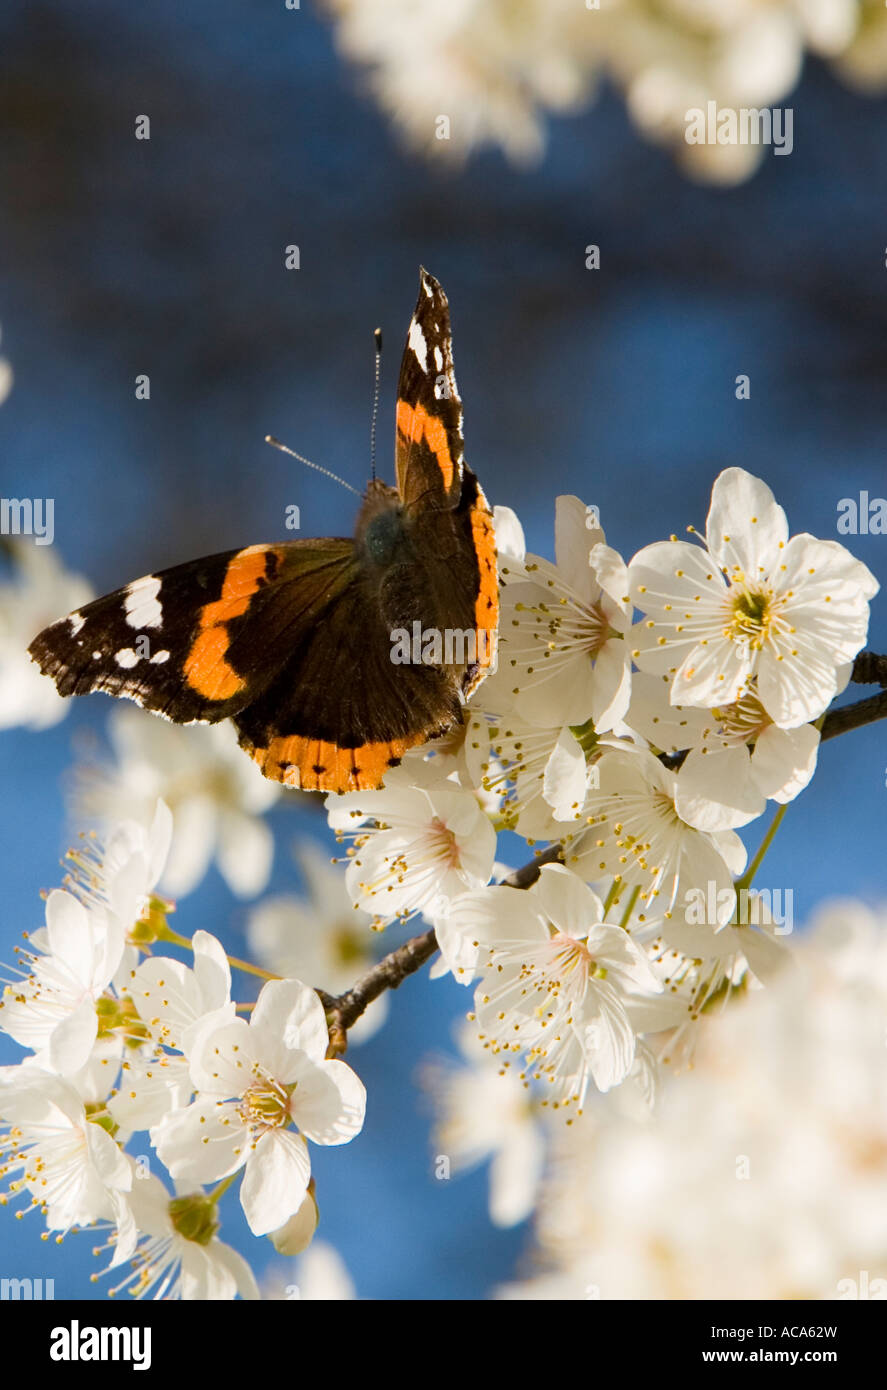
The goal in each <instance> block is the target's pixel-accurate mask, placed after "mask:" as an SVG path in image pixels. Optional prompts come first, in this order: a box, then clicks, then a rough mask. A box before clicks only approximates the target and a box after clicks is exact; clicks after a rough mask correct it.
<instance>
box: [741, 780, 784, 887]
mask: <svg viewBox="0 0 887 1390" xmlns="http://www.w3.org/2000/svg"><path fill="white" fill-rule="evenodd" d="M787 810H788V802H787V801H786V802H784V803H783V804H782V805H781V806H780V807H779V809H778V811H777V812H776V815H775V816H774V817H773V819H772V821H771V822H770V826H769V829H768V831H767V834H766V835H765V836H764V838H763V840H762V841H761V843H760V846H759V848H758V852H757V854H756V855H755V857H754V859H753V860H752V861H751V863H750V864H749V866H748V868H747V869H746V871H745V873H744V874H743V875H742V877H741V878H738V879H737V880H736V883H735V884H734V887H735V889H736V891H737V892H739V890H740V888H750V887H751V885H752V880H753V879H754V876H755V874H756V873H757V872H758V869H759V868H760V867H761V865H762V863H763V862H764V857H765V855H766V853H767V851H768V849H769V848H770V846H771V845H772V843H773V841H774V839H775V837H776V832H777V830H778V829H779V827H780V825H781V824H782V818H783V816H784V815H785V813H786V811H787Z"/></svg>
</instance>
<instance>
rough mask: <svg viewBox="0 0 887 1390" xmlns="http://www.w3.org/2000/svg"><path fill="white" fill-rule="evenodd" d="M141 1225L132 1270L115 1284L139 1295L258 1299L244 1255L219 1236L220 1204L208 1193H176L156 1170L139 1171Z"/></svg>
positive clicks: (134, 1199) (136, 1200)
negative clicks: (173, 1194) (215, 1204)
mask: <svg viewBox="0 0 887 1390" xmlns="http://www.w3.org/2000/svg"><path fill="white" fill-rule="evenodd" d="M129 1201H130V1206H131V1208H132V1212H133V1216H134V1218H135V1222H136V1225H137V1227H138V1231H139V1240H138V1245H137V1246H136V1249H135V1251H134V1253H133V1255H132V1257H131V1261H130V1263H131V1266H132V1269H131V1272H130V1273H128V1274H127V1276H126V1278H125V1279H123V1280H122V1281H121V1282H120V1283H119V1284H118V1285H117V1286H116V1287H115V1288H114V1289H113V1290H112V1292H113V1293H119V1292H120V1291H121V1290H124V1289H125V1290H126V1292H127V1293H128V1294H129V1295H130V1296H131V1297H133V1298H152V1299H183V1300H193V1299H199V1300H201V1301H204V1300H214V1301H222V1300H230V1299H233V1298H236V1297H237V1295H238V1294H239V1295H240V1297H241V1298H244V1299H257V1298H258V1297H259V1288H258V1285H257V1283H256V1280H255V1276H254V1275H253V1272H252V1270H251V1269H250V1267H249V1265H248V1264H247V1262H246V1260H245V1259H244V1258H243V1256H242V1255H240V1254H238V1252H237V1251H236V1250H232V1248H231V1246H230V1245H225V1244H224V1242H222V1241H221V1240H219V1239H218V1237H217V1235H216V1233H215V1232H216V1229H217V1227H218V1222H217V1220H215V1219H214V1207H213V1206H212V1204H211V1203H209V1202H207V1201H206V1199H204V1198H203V1196H202V1193H200V1192H197V1193H191V1194H189V1195H187V1196H179V1197H170V1195H169V1193H168V1192H167V1190H166V1188H165V1187H164V1186H163V1183H162V1182H160V1180H159V1179H158V1178H155V1177H154V1176H153V1174H150V1173H149V1174H147V1175H146V1176H144V1177H139V1176H138V1175H137V1180H136V1181H135V1182H134V1183H133V1186H132V1191H131V1193H130V1197H129Z"/></svg>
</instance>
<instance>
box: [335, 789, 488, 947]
mask: <svg viewBox="0 0 887 1390" xmlns="http://www.w3.org/2000/svg"><path fill="white" fill-rule="evenodd" d="M398 773H399V774H400V776H397V775H396V774H398ZM435 777H436V774H435V771H434V769H433V768H427V766H426V765H424V764H421V763H417V762H415V761H413V762H412V763H408V762H406V761H405V762H404V764H402V766H401V768H396V769H395V772H394V774H392V775H391V776H390V777H388V778H387V779H386V785H385V787H384V788H382V789H380V790H379V791H365V792H348V793H346V795H344V796H336V797H328V798H327V807H328V808H329V812H330V815H329V819H330V824H331V825H332V827H333V829H335V830H336V831H337V832H338V833H339V834H340V835H343V834H345V833H346V832H347V833H348V834H349V835H350V837H351V839H352V840H353V851H352V852H351V858H350V863H349V865H348V869H347V873H346V883H347V886H348V891H349V893H350V895H351V901H352V903H353V905H354V907H355V908H362V909H363V910H364V911H366V912H371V913H372V914H373V920H374V924H375V925H376V926H378V927H381V926H385V925H387V924H388V923H390V922H393V921H395V920H396V919H398V918H406V917H409V916H411V915H412V914H413V913H416V912H424V913H426V915H431V916H433V915H435V914H436V913H438V912H440V911H442V910H443V908H444V907H445V906H446V903H447V902H449V901H451V900H452V899H453V898H455V897H456V896H458V895H459V894H460V893H463V892H465V890H466V889H469V888H480V887H483V885H484V884H486V883H489V881H490V876H491V874H492V872H493V864H494V861H495V855H496V832H495V830H494V829H493V827H492V825H491V824H490V822H489V820H488V819H487V817H486V815H485V814H484V812H483V810H482V809H481V807H480V805H479V804H478V801H477V798H476V797H475V795H474V793H473V792H472V791H469V790H466V789H463V788H461V787H460V786H458V784H457V783H455V782H452V781H449V780H441V779H440V778H439V777H437V780H435ZM419 781H421V782H422V785H417V783H418V782H419Z"/></svg>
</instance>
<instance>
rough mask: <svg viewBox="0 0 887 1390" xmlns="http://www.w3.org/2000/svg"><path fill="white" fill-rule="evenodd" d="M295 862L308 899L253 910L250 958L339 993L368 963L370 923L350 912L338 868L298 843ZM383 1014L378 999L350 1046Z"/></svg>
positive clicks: (279, 899) (283, 899) (269, 902)
mask: <svg viewBox="0 0 887 1390" xmlns="http://www.w3.org/2000/svg"><path fill="white" fill-rule="evenodd" d="M296 859H297V861H298V864H299V868H300V870H301V872H302V877H303V879H304V881H305V887H306V889H307V897H305V898H300V897H296V896H295V895H294V894H287V895H279V896H276V897H273V898H266V899H264V901H262V902H260V903H259V904H258V906H257V907H255V908H254V909H253V910H252V912H251V913H250V916H249V922H248V926H247V934H248V938H249V943H250V947H251V948H252V952H253V957H254V959H255V960H256V961H257V962H258V963H259V964H260V965H263V966H264V967H265V969H266V970H271V971H273V973H274V974H275V975H285V976H289V977H295V978H297V979H299V980H310V981H311V983H312V985H314V987H315V989H323V990H325V991H326V992H327V994H341V993H342V992H343V991H344V990H346V989H350V987H351V986H352V985H353V984H354V982H355V980H357V979H358V978H359V977H360V975H361V974H362V973H363V972H364V971H365V970H368V969H369V968H370V966H371V965H372V963H373V954H372V951H371V949H370V947H371V946H372V945H374V944H375V938H374V937H373V935H372V933H371V931H370V926H371V922H372V918H371V917H370V916H369V914H368V913H366V912H361V911H360V909H357V910H355V908H354V907H353V905H352V903H351V899H350V898H349V895H348V889H347V887H346V884H345V875H344V873H343V872H342V869H341V867H340V866H338V865H334V864H332V863H331V862H330V859H329V856H328V855H324V854H322V853H321V852H320V850H319V849H317V847H316V846H315V845H314V844H312V843H311V842H310V841H307V840H306V841H303V842H302V843H301V844H300V845H299V847H298V849H297V851H296ZM387 1014H388V997H387V995H385V994H383V995H381V996H380V997H379V998H378V999H376V1000H374V1001H373V1003H372V1004H370V1006H369V1008H368V1009H367V1011H366V1013H365V1014H364V1015H363V1016H362V1017H361V1018H359V1019H358V1021H357V1023H356V1024H355V1025H354V1027H353V1028H350V1029H349V1030H348V1038H349V1041H350V1042H353V1043H359V1042H365V1041H366V1039H367V1038H369V1037H372V1035H373V1033H375V1032H377V1030H378V1029H379V1028H380V1027H381V1025H382V1024H383V1023H384V1021H385V1018H386V1017H387Z"/></svg>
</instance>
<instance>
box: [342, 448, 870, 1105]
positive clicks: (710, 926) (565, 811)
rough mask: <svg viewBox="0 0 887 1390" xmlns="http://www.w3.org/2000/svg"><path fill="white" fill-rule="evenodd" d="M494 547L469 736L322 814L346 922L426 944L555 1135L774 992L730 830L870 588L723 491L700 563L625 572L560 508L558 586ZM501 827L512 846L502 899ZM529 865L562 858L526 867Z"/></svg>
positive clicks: (780, 769)
mask: <svg viewBox="0 0 887 1390" xmlns="http://www.w3.org/2000/svg"><path fill="white" fill-rule="evenodd" d="M496 532H497V540H498V545H499V552H500V569H501V580H502V616H501V626H500V642H499V665H498V670H497V671H496V672H495V674H494V675H492V676H490V677H489V678H488V679H487V681H486V682H485V683H484V684H483V685H482V686H481V688H480V690H479V691H478V692H477V694H476V696H475V697H474V698H473V699H472V702H471V706H470V710H469V717H468V719H467V720H466V724H465V728H464V731H463V732H462V733H461V736H460V737H459V738H458V739H455V740H452V741H451V742H450V743H449V744H447V745H445V746H442V747H439V748H437V749H435V750H434V751H429V749H425V750H420V751H418V752H417V753H416V754H413V755H409V756H408V757H407V758H406V759H405V760H404V762H403V764H402V765H401V767H399V768H398V769H396V770H395V772H394V773H393V774H392V775H391V776H389V777H388V779H387V780H386V785H385V787H384V788H383V789H381V790H378V791H370V792H354V793H350V794H348V795H346V796H341V797H330V798H329V799H328V814H329V820H330V824H331V825H332V827H333V829H334V830H336V832H337V833H338V835H339V836H340V838H341V839H342V840H343V841H344V842H345V843H346V844H347V845H348V851H347V857H348V868H347V870H346V874H345V879H346V885H347V887H348V890H349V892H350V894H351V898H352V902H353V903H354V906H355V907H356V908H359V909H361V910H363V911H365V912H368V913H371V914H372V915H373V917H374V924H375V925H376V927H378V928H382V927H385V926H387V925H389V924H390V923H392V922H394V921H395V920H398V919H406V918H408V917H410V916H411V915H413V914H415V913H421V914H423V915H424V917H425V918H426V919H427V920H428V921H430V922H432V923H433V925H434V927H435V930H436V936H437V941H438V944H439V946H440V951H441V961H440V963H439V965H438V966H437V972H438V973H443V972H449V973H451V974H452V976H453V978H454V979H455V980H456V981H458V982H459V983H460V984H461V985H463V986H464V987H466V988H470V989H472V990H473V1008H472V1011H471V1022H472V1025H473V1029H474V1036H475V1040H476V1042H478V1043H479V1044H480V1045H481V1046H482V1047H483V1049H484V1050H485V1051H486V1052H487V1053H488V1054H489V1056H490V1057H492V1058H494V1059H495V1060H496V1064H497V1067H498V1070H499V1071H500V1072H502V1073H503V1074H505V1075H506V1076H509V1077H513V1078H515V1079H516V1080H517V1082H518V1083H519V1084H520V1086H521V1087H522V1088H523V1089H524V1090H526V1091H528V1092H531V1093H532V1094H533V1095H534V1096H536V1097H537V1098H538V1100H539V1103H541V1104H543V1105H551V1106H552V1107H553V1108H557V1109H559V1110H562V1111H563V1112H565V1114H566V1115H567V1117H568V1119H571V1118H572V1117H573V1116H574V1115H575V1114H577V1113H581V1112H582V1110H583V1107H584V1105H585V1102H586V1098H587V1095H588V1092H589V1090H590V1089H591V1090H598V1091H602V1092H603V1091H608V1090H610V1089H611V1088H613V1087H617V1086H620V1085H621V1084H622V1083H624V1082H626V1081H628V1082H630V1083H631V1086H632V1087H633V1088H635V1089H639V1090H640V1092H641V1093H642V1094H645V1095H647V1096H649V1095H650V1094H651V1093H652V1091H653V1088H654V1086H655V1083H656V1079H657V1073H658V1071H659V1069H660V1066H661V1063H662V1062H663V1061H664V1060H668V1061H673V1060H676V1059H679V1058H681V1057H683V1056H686V1055H687V1053H688V1050H689V1049H690V1048H692V1046H693V1041H694V1037H695V1033H696V1031H697V1029H696V1027H695V1025H696V1023H697V1022H698V1020H699V1019H700V1017H701V1016H702V1014H703V1013H704V1012H705V1011H706V1010H708V1009H709V1008H710V1006H711V1005H712V1004H713V1002H714V1001H716V1000H718V999H721V998H725V997H729V996H730V995H731V994H733V993H734V992H737V991H740V990H742V989H744V988H745V987H746V986H747V985H748V984H749V983H750V982H752V981H759V982H760V981H766V980H768V979H769V978H770V977H771V976H772V975H774V974H775V973H776V972H777V971H778V970H779V968H780V966H781V964H782V963H783V960H784V958H785V957H786V955H787V952H786V948H785V945H784V942H783V941H781V940H780V935H781V925H780V923H779V922H778V921H776V920H775V918H774V915H773V914H772V913H771V911H770V910H769V909H770V905H769V904H768V902H767V901H766V899H765V898H763V897H760V898H756V897H755V896H754V893H753V892H752V893H751V894H749V890H750V887H751V883H750V879H749V877H748V876H747V875H746V876H744V877H743V873H744V870H745V869H746V850H745V847H744V845H743V842H742V840H741V839H740V838H739V836H738V834H737V827H742V826H746V825H748V824H749V823H750V822H751V821H752V820H754V819H755V818H756V817H759V816H760V815H761V814H762V813H763V812H764V811H765V809H766V807H767V804H768V801H773V802H775V803H778V804H781V805H782V806H785V805H786V804H787V803H788V802H789V801H791V800H792V799H794V798H795V797H796V796H797V795H798V794H799V793H800V792H801V791H802V790H803V788H804V787H806V786H807V784H808V783H809V781H810V779H811V777H812V776H813V772H814V770H815V767H816V760H817V753H818V745H819V737H820V734H819V728H818V727H817V725H818V723H819V721H820V720H821V717H822V716H823V715H824V713H825V711H826V710H827V708H828V706H829V705H830V703H831V701H832V700H833V699H834V697H835V695H836V694H837V693H838V692H839V691H840V690H841V689H843V688H844V686H845V685H846V683H847V681H848V679H849V675H850V670H851V664H852V661H853V658H854V656H855V655H856V653H857V652H858V651H859V650H860V648H861V647H862V646H863V644H864V642H865V639H866V632H867V623H868V607H869V599H870V598H871V597H872V596H873V595H874V594H875V592H876V591H877V587H878V586H877V584H876V582H875V580H874V579H873V577H872V575H871V574H870V572H869V571H868V569H867V568H866V567H865V566H864V565H863V564H861V563H860V562H859V561H857V560H855V559H854V558H853V557H852V556H851V555H850V554H849V552H848V551H847V550H845V549H844V548H843V547H842V546H841V545H839V544H837V543H836V542H833V541H821V540H817V539H815V538H814V537H813V536H810V535H807V534H799V535H795V536H790V535H789V529H788V523H787V520H786V517H785V513H784V512H783V510H782V508H781V507H780V506H779V505H778V504H777V502H776V500H775V498H774V497H773V494H772V492H771V491H770V489H769V488H768V487H767V486H766V484H764V483H763V482H762V481H761V480H760V479H758V478H755V477H753V476H752V475H751V474H749V473H747V472H745V471H744V470H742V469H739V468H730V469H727V470H726V471H725V472H723V473H722V474H721V475H720V476H719V478H718V479H717V480H716V482H715V485H714V489H713V493H712V500H711V507H710V510H709V515H708V522H707V526H706V532H705V536H704V538H703V537H698V538H695V537H694V539H692V540H688V541H679V540H677V539H676V538H674V537H672V539H671V540H669V541H664V542H660V543H656V544H653V545H649V546H646V547H644V548H643V549H642V550H640V551H639V552H638V553H637V554H636V555H635V556H634V557H633V558H632V559H631V561H630V562H629V563H628V564H626V563H625V562H624V560H623V559H622V557H621V556H620V555H619V554H618V553H617V552H616V551H614V550H613V549H612V548H611V547H610V546H608V545H607V543H606V540H605V536H604V533H603V531H602V530H601V528H600V525H599V519H598V517H597V514H596V512H595V510H594V508H592V507H587V506H586V505H585V504H584V503H582V502H581V501H580V500H579V499H578V498H576V497H561V498H559V499H558V502H557V519H556V556H557V558H556V562H554V563H552V562H550V561H547V560H545V559H543V558H541V557H539V556H535V555H530V554H527V553H526V551H525V548H524V543H523V537H522V533H521V528H520V526H519V523H518V522H517V519H516V517H514V515H513V514H511V513H508V512H507V511H505V510H503V509H501V508H500V509H498V510H497V514H496ZM675 754H678V755H679V756H678V757H675V756H673V755H675ZM494 827H495V829H498V830H500V831H505V830H507V831H511V832H512V833H513V834H516V835H517V836H518V837H522V838H523V839H524V840H525V841H526V843H527V846H528V849H527V851H526V853H525V854H524V856H523V857H524V858H525V859H527V860H529V861H530V863H529V864H528V865H527V866H525V869H524V870H522V871H521V873H520V874H518V875H517V876H516V877H512V878H511V879H509V878H508V876H507V870H505V869H504V868H503V867H501V866H499V865H498V864H497V848H498V844H499V842H498V840H497V836H496V834H495V833H494ZM540 840H541V841H547V842H549V843H550V844H556V845H557V846H558V847H559V848H558V852H557V854H556V855H553V854H551V853H550V852H547V853H545V854H544V855H542V858H541V860H537V862H536V863H535V865H534V864H533V862H532V854H533V851H532V848H531V847H533V846H535V845H536V843H537V842H538V841H540ZM555 861H557V862H555ZM528 868H529V870H530V872H529V873H527V871H526V870H527V869H528ZM503 879H504V881H503ZM522 890H523V891H522ZM738 890H743V891H742V892H740V891H738Z"/></svg>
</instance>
